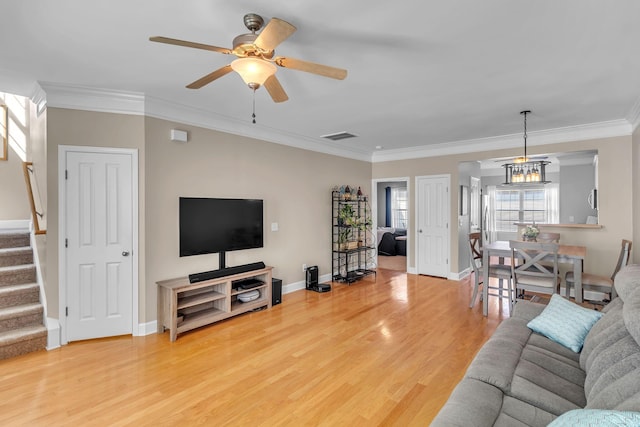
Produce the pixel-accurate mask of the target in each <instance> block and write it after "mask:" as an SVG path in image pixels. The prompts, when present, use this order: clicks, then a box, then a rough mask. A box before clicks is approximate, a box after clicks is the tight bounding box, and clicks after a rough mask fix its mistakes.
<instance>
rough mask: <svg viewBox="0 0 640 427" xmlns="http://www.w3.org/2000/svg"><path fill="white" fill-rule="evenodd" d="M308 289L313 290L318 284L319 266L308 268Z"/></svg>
mask: <svg viewBox="0 0 640 427" xmlns="http://www.w3.org/2000/svg"><path fill="white" fill-rule="evenodd" d="M306 273H307V283H306V285H307V289H311V288H313V286H314V285H317V284H318V266H317V265H314V266H311V267H307V272H306Z"/></svg>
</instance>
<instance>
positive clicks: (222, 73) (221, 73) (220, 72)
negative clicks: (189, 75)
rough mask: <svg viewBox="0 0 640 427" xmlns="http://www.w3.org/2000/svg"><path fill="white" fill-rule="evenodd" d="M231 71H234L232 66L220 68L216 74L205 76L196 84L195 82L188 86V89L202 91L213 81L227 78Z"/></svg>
mask: <svg viewBox="0 0 640 427" xmlns="http://www.w3.org/2000/svg"><path fill="white" fill-rule="evenodd" d="M231 71H233V69H232V68H231V65H225V66H224V67H222V68H218V69H217V70H215V71H214V72H212V73H209V74H207V75H206V76H204V77H202V78H199V79H198V80H196V81H195V82H193V83H191V84H188V85H187V88H189V89H200V88H201V87H202V86H204V85H208V84H209V83H211V82H212V81H214V80H216V79H219V78H220V77H222V76H226V75H227V74H229V73H230V72H231Z"/></svg>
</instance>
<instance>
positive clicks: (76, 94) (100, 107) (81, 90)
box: [38, 82, 144, 115]
mask: <svg viewBox="0 0 640 427" xmlns="http://www.w3.org/2000/svg"><path fill="white" fill-rule="evenodd" d="M38 84H39V85H40V87H41V88H42V89H43V90H44V91H45V93H46V98H47V106H49V107H57V108H67V109H72V110H86V111H97V112H102V113H118V114H132V115H144V94H143V93H140V92H125V91H119V90H110V89H99V88H93V87H86V86H77V85H67V84H60V83H51V82H38Z"/></svg>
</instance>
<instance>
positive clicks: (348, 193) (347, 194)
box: [344, 185, 351, 200]
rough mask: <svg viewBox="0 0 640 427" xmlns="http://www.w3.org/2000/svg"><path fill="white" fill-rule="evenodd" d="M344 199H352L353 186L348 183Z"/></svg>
mask: <svg viewBox="0 0 640 427" xmlns="http://www.w3.org/2000/svg"><path fill="white" fill-rule="evenodd" d="M344 199H345V200H351V188H349V186H348V185H347V186H346V187H345V189H344Z"/></svg>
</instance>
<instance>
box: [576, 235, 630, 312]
mask: <svg viewBox="0 0 640 427" xmlns="http://www.w3.org/2000/svg"><path fill="white" fill-rule="evenodd" d="M630 259H631V241H629V240H624V239H622V246H621V247H620V254H619V255H618V262H617V263H616V268H614V270H613V274H612V275H611V277H606V276H599V275H597V274H589V273H582V293H583V298H582V300H583V301H584V291H585V290H586V291H594V292H602V293H603V294H609V301H611V300H613V299H614V298H615V297H617V296H618V295H617V294H616V288H615V287H614V286H613V280H614V279H615V277H616V274H618V271H620V269H621V268H622V267H623V266H625V265H627V264H629V260H630ZM564 281H565V282H566V286H567V288H566V290H567V293H566V296H567V297H569V293H570V290H571V288H575V279H574V277H573V271H568V272H567V274H566V275H565V277H564Z"/></svg>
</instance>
